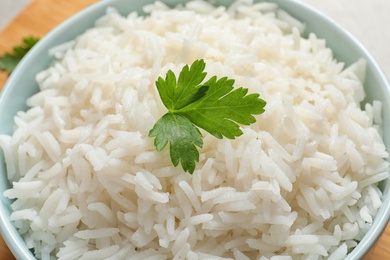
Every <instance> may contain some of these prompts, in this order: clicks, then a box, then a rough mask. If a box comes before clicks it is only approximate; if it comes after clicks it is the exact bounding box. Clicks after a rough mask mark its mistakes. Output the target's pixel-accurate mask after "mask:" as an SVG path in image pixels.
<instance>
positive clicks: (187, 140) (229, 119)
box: [149, 60, 266, 174]
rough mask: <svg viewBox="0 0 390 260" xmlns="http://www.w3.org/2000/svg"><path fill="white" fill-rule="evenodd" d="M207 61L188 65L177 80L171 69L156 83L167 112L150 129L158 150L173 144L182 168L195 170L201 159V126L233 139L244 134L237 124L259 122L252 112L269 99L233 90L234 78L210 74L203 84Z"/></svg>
mask: <svg viewBox="0 0 390 260" xmlns="http://www.w3.org/2000/svg"><path fill="white" fill-rule="evenodd" d="M205 67H206V63H205V62H204V60H196V61H195V62H194V63H193V64H192V65H191V66H188V65H185V66H184V67H183V69H182V71H181V72H180V74H179V78H178V79H176V76H175V74H174V73H173V72H172V71H171V70H169V71H168V72H167V74H166V77H165V79H163V78H162V77H159V78H158V79H157V81H156V86H157V89H158V92H159V94H160V98H161V100H162V102H163V104H164V106H165V107H166V108H167V109H168V112H167V113H166V114H165V115H163V116H162V117H161V118H160V119H159V120H158V121H157V122H156V123H155V125H154V126H153V128H152V129H151V130H150V132H149V136H150V137H155V139H154V145H155V147H156V149H157V151H161V150H163V149H164V148H165V147H166V145H167V144H168V142H169V144H170V156H171V161H172V163H173V165H174V166H177V165H178V164H179V162H180V163H181V165H182V167H183V170H184V171H186V172H189V173H191V174H192V173H193V172H194V170H195V166H196V163H197V162H198V161H199V151H198V149H197V147H199V148H201V147H202V146H203V140H202V134H201V132H200V131H199V129H198V128H197V127H200V128H202V129H204V130H206V131H207V132H209V133H210V134H212V135H214V136H215V137H217V138H219V139H221V138H223V137H227V138H229V139H234V138H235V137H237V136H240V135H242V134H243V132H242V131H241V129H240V126H239V125H238V124H242V125H250V124H252V123H254V122H256V119H255V117H254V116H253V115H259V114H261V113H263V112H264V106H265V105H266V102H265V101H264V100H263V99H261V98H259V96H260V95H259V94H249V95H247V93H248V89H246V88H242V87H240V88H237V89H234V86H233V85H234V80H233V79H229V78H227V77H223V78H220V79H217V77H216V76H213V77H211V78H210V79H209V80H207V81H206V82H204V83H202V82H203V80H204V79H205V77H206V75H207V73H206V72H205V71H204V70H205Z"/></svg>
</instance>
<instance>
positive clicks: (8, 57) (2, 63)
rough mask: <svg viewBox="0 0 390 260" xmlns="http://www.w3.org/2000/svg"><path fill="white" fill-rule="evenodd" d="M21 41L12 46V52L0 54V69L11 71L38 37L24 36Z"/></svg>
mask: <svg viewBox="0 0 390 260" xmlns="http://www.w3.org/2000/svg"><path fill="white" fill-rule="evenodd" d="M22 41H23V44H22V45H20V46H15V47H13V49H12V53H5V54H3V55H2V56H0V70H3V71H7V72H8V73H11V72H12V71H13V70H14V69H15V67H16V65H18V63H19V62H20V61H21V60H22V58H23V57H24V56H25V55H26V54H27V52H28V51H29V50H30V49H31V48H32V47H33V46H34V45H35V44H36V43H37V42H38V41H39V38H36V37H25V38H23V40H22Z"/></svg>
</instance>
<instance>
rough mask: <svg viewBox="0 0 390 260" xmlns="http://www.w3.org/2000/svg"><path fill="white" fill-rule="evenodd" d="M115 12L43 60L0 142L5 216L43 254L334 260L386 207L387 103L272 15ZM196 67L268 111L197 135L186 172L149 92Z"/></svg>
mask: <svg viewBox="0 0 390 260" xmlns="http://www.w3.org/2000/svg"><path fill="white" fill-rule="evenodd" d="M145 10H146V11H147V12H149V13H150V15H148V16H146V17H140V16H138V15H137V14H136V13H131V14H129V15H128V16H127V17H122V16H120V15H119V14H118V13H117V11H115V10H113V9H109V10H108V11H107V14H106V15H105V16H103V17H102V18H100V19H99V20H97V21H96V27H94V28H91V29H89V30H88V31H86V32H85V33H84V34H82V35H80V36H79V37H78V38H77V39H76V40H75V41H72V42H69V43H65V44H64V45H62V46H59V47H57V48H55V50H52V51H51V52H50V53H51V54H52V55H53V56H54V57H55V62H53V64H52V65H51V66H50V67H49V68H48V69H47V70H45V71H43V72H41V73H39V74H38V75H37V77H36V79H37V81H38V83H39V86H40V89H41V91H40V92H39V93H37V94H36V95H34V96H32V97H31V98H29V99H28V101H27V104H28V105H29V106H30V107H31V109H29V110H28V111H26V112H19V113H18V114H17V116H16V117H15V124H16V126H15V131H14V134H13V135H12V136H4V135H3V136H0V146H1V147H2V149H3V151H4V154H5V160H6V163H7V173H8V178H9V179H10V181H11V182H12V183H13V187H12V188H11V189H9V190H7V191H6V192H5V193H4V196H6V197H8V198H11V199H16V200H15V202H14V203H13V204H12V208H13V213H12V214H11V219H12V220H13V221H14V223H15V226H16V227H17V228H18V230H19V232H20V234H21V235H22V236H23V237H24V239H25V241H26V243H27V245H28V246H29V247H30V248H31V249H33V250H34V252H35V255H36V256H37V257H38V258H42V259H49V258H50V256H51V257H52V258H58V259H63V260H64V259H125V258H126V259H243V260H244V259H262V260H267V259H272V260H287V259H326V258H328V259H343V258H345V256H346V254H347V253H348V252H349V251H351V250H352V249H353V248H354V247H355V246H356V244H357V243H358V241H359V240H360V239H361V238H362V237H363V236H364V234H365V233H366V231H367V230H368V229H369V228H370V226H371V224H372V222H373V220H374V219H375V215H376V213H377V211H378V209H379V207H380V206H381V203H382V202H381V198H382V193H381V191H380V189H379V188H378V187H377V185H378V182H380V181H382V180H384V179H386V178H387V177H388V162H387V161H386V159H387V157H388V153H387V152H386V150H385V146H384V144H383V141H382V139H381V126H380V124H381V122H382V121H381V104H380V102H378V101H375V102H373V104H372V105H371V104H366V105H365V110H362V109H361V108H360V103H361V102H362V100H363V98H364V89H363V86H362V82H363V80H364V70H365V62H364V60H359V61H357V62H356V63H355V64H353V65H351V66H349V67H347V68H345V67H344V64H343V63H340V62H337V61H335V59H334V57H333V56H332V51H331V50H330V49H328V48H326V43H325V41H324V40H323V39H318V38H317V37H316V36H315V35H314V34H310V36H309V37H308V38H304V37H302V36H301V33H302V31H303V29H304V24H302V23H301V22H299V21H297V20H296V19H295V18H293V17H291V16H290V15H289V14H287V13H286V12H285V11H282V10H278V8H277V6H276V5H275V4H271V3H257V4H253V3H252V1H250V0H246V1H238V2H236V3H235V4H233V5H232V6H231V7H229V8H227V9H226V8H223V7H217V8H216V7H213V6H212V5H210V4H209V3H206V2H203V1H192V2H190V3H188V4H187V5H186V6H185V7H183V6H182V7H178V8H176V9H173V10H171V9H169V8H168V7H167V6H165V5H164V4H163V3H160V2H156V3H155V4H153V5H149V6H147V7H145ZM195 59H204V60H205V61H206V64H207V66H206V71H207V72H208V75H209V76H211V75H217V76H218V77H223V76H228V77H230V78H233V79H235V80H236V85H237V86H243V87H246V88H248V89H249V91H250V92H251V93H254V92H256V93H260V94H261V97H262V98H263V99H265V100H266V101H267V106H266V111H265V112H264V114H262V115H259V116H257V117H256V118H257V122H256V123H255V124H253V125H251V126H249V127H242V130H243V132H244V134H243V135H242V136H240V137H238V138H236V139H235V140H229V139H222V140H219V139H216V138H214V137H213V136H211V135H210V134H208V133H206V132H202V134H203V140H204V147H203V148H202V149H200V162H199V163H198V164H197V167H196V170H195V172H194V174H193V175H190V174H187V173H184V172H183V171H182V169H181V167H177V168H175V167H173V166H172V164H171V162H170V157H169V152H168V149H165V150H164V151H162V152H157V151H156V150H155V147H154V145H153V140H152V139H151V138H149V137H148V132H149V130H150V129H151V127H152V126H153V124H154V123H155V122H156V120H158V119H159V118H160V117H161V116H162V115H163V114H164V113H165V111H166V109H165V108H164V107H163V104H162V103H161V101H160V98H159V96H158V93H157V91H156V88H155V85H154V82H155V80H156V79H157V77H158V76H164V75H165V73H166V72H167V70H168V69H172V70H173V71H174V72H178V71H180V69H181V68H182V66H183V65H184V64H190V63H192V62H193V61H194V60H195Z"/></svg>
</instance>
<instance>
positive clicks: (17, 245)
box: [0, 0, 390, 259]
mask: <svg viewBox="0 0 390 260" xmlns="http://www.w3.org/2000/svg"><path fill="white" fill-rule="evenodd" d="M269 1H270V2H275V3H277V4H278V5H279V6H280V7H281V8H282V9H284V10H286V11H287V12H289V13H290V14H292V15H293V16H294V17H296V18H297V19H299V20H301V21H304V22H305V23H306V30H305V34H306V35H307V34H308V33H309V32H314V33H315V34H316V35H317V36H318V37H319V38H324V39H326V41H327V46H328V47H330V48H331V49H332V50H333V52H334V55H335V58H336V59H337V60H339V61H343V62H345V63H346V65H349V64H351V63H353V62H355V61H357V60H358V59H360V58H364V59H366V61H367V72H366V80H365V91H366V94H367V97H366V102H371V101H372V100H380V101H382V103H383V137H384V142H385V145H386V147H387V149H388V150H389V148H390V131H389V130H390V129H389V128H390V107H389V105H390V87H389V84H388V82H387V80H386V78H385V76H384V75H383V73H382V72H381V70H380V69H379V67H378V65H377V64H376V63H375V61H374V60H373V59H372V57H371V56H370V55H369V53H368V52H367V51H366V50H365V49H364V48H363V47H362V46H361V45H360V44H359V43H358V42H356V40H355V39H354V38H353V37H351V36H350V35H349V34H348V33H347V32H345V31H344V30H343V29H341V28H340V27H339V26H337V25H336V24H335V23H334V22H333V21H332V20H330V19H328V18H326V17H325V16H323V15H322V14H321V13H318V12H317V11H315V10H313V9H312V8H310V7H309V6H307V5H304V4H302V3H300V2H298V1H296V0H288V1H286V0H269ZM151 2H153V0H144V1H132V2H131V4H130V3H129V1H128V0H107V1H102V2H99V3H97V4H95V5H93V6H91V7H89V8H87V9H85V10H84V11H82V12H80V13H78V14H77V15H75V16H73V17H72V18H70V19H69V20H67V21H66V22H64V23H62V24H61V25H60V26H58V27H57V28H56V29H55V30H53V31H52V32H51V33H49V34H48V35H47V36H45V37H44V38H43V39H42V40H41V41H40V42H39V43H38V44H37V45H36V46H35V47H34V48H33V50H32V51H30V52H29V53H28V54H27V56H26V57H25V58H24V59H23V61H22V62H21V63H20V64H19V65H18V67H17V68H16V70H15V71H14V72H13V74H12V75H11V77H10V78H9V80H8V82H7V83H6V85H5V87H4V89H3V92H2V95H1V96H0V134H11V133H12V129H13V117H14V115H15V114H16V112H17V111H19V110H26V109H27V106H26V104H25V101H26V99H27V98H28V97H29V96H31V95H32V94H34V93H36V92H37V91H38V86H37V84H36V83H35V75H36V74H37V73H38V72H39V71H41V70H44V69H45V68H47V67H48V65H49V63H50V62H51V60H52V57H50V56H49V55H48V49H50V48H52V47H54V46H56V45H58V44H60V43H63V42H66V41H69V40H72V39H74V38H75V37H76V36H77V35H79V34H81V33H83V32H84V31H85V30H86V29H87V28H89V27H92V26H93V23H94V21H95V20H96V19H97V18H99V17H100V16H102V15H103V14H104V13H105V10H106V8H107V7H108V6H113V7H116V8H117V9H118V10H120V12H121V13H122V14H127V13H129V12H130V11H137V12H141V13H142V6H144V5H145V4H148V3H151ZM164 2H165V3H167V4H168V5H171V6H173V5H176V4H179V3H183V2H186V1H184V0H182V1H180V0H165V1H164ZM215 2H216V4H218V5H225V6H226V5H229V4H231V3H232V2H233V0H217V1H215ZM340 43H342V44H340ZM0 178H1V179H0V193H3V192H4V191H5V190H6V189H8V188H9V187H10V184H9V182H8V180H7V177H6V167H5V164H4V157H3V154H2V151H1V150H0ZM389 186H390V183H389V181H384V182H382V183H381V189H382V191H383V193H384V204H383V206H382V208H381V209H380V210H379V212H378V214H377V216H376V218H375V220H374V223H373V226H372V228H371V229H370V230H369V232H368V233H367V234H366V236H365V237H364V238H363V240H362V241H361V242H360V243H359V245H358V246H357V247H356V248H355V249H354V250H353V251H352V252H351V253H350V254H349V256H348V259H360V258H362V257H363V256H364V255H365V254H366V253H367V252H368V250H369V249H370V248H371V246H372V245H373V244H374V243H375V241H376V240H377V238H378V237H379V235H380V234H381V231H382V230H383V229H384V228H385V226H386V224H387V222H388V219H389V216H390V196H389ZM1 202H2V203H0V230H1V232H2V235H3V237H4V239H5V241H6V242H7V244H8V246H9V247H10V249H11V251H12V252H13V254H14V255H15V257H16V258H18V259H35V258H34V256H33V254H32V253H31V252H30V251H29V250H28V248H27V247H26V245H25V243H24V241H23V239H22V238H21V237H20V235H19V234H18V232H17V231H16V229H15V228H14V226H13V225H12V222H11V221H10V220H9V214H10V211H11V209H10V204H11V201H10V200H8V199H6V198H4V197H3V196H2V197H1Z"/></svg>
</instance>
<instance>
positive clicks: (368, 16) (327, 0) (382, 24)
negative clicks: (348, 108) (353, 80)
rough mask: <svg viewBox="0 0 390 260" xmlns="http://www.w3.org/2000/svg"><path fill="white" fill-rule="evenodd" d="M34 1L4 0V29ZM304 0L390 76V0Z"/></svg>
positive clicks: (0, 3) (0, 23)
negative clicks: (350, 38) (328, 18)
mask: <svg viewBox="0 0 390 260" xmlns="http://www.w3.org/2000/svg"><path fill="white" fill-rule="evenodd" d="M31 1H32V0H0V31H2V30H3V29H4V28H5V27H6V25H7V24H8V23H9V22H10V21H12V19H13V18H14V17H15V16H16V15H17V14H18V13H19V12H20V11H21V10H23V8H25V6H26V5H27V4H28V3H30V2H31ZM53 1H55V0H53ZM80 1H82V0H80ZM300 1H302V2H304V3H307V4H309V5H311V6H313V7H315V8H316V9H318V10H319V11H321V12H322V13H324V14H326V15H328V16H329V17H330V18H331V19H333V20H334V21H336V22H337V23H338V24H340V25H341V26H342V27H344V28H345V29H346V30H348V31H349V32H350V33H351V34H352V35H353V36H354V37H355V38H357V39H358V40H359V41H360V42H361V43H362V44H363V46H365V47H366V48H367V49H368V50H369V52H370V53H371V54H372V56H373V57H374V59H375V60H376V61H377V62H378V64H379V66H380V67H381V68H382V70H383V71H384V73H385V75H386V76H387V78H388V79H390V28H389V26H390V0H300Z"/></svg>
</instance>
